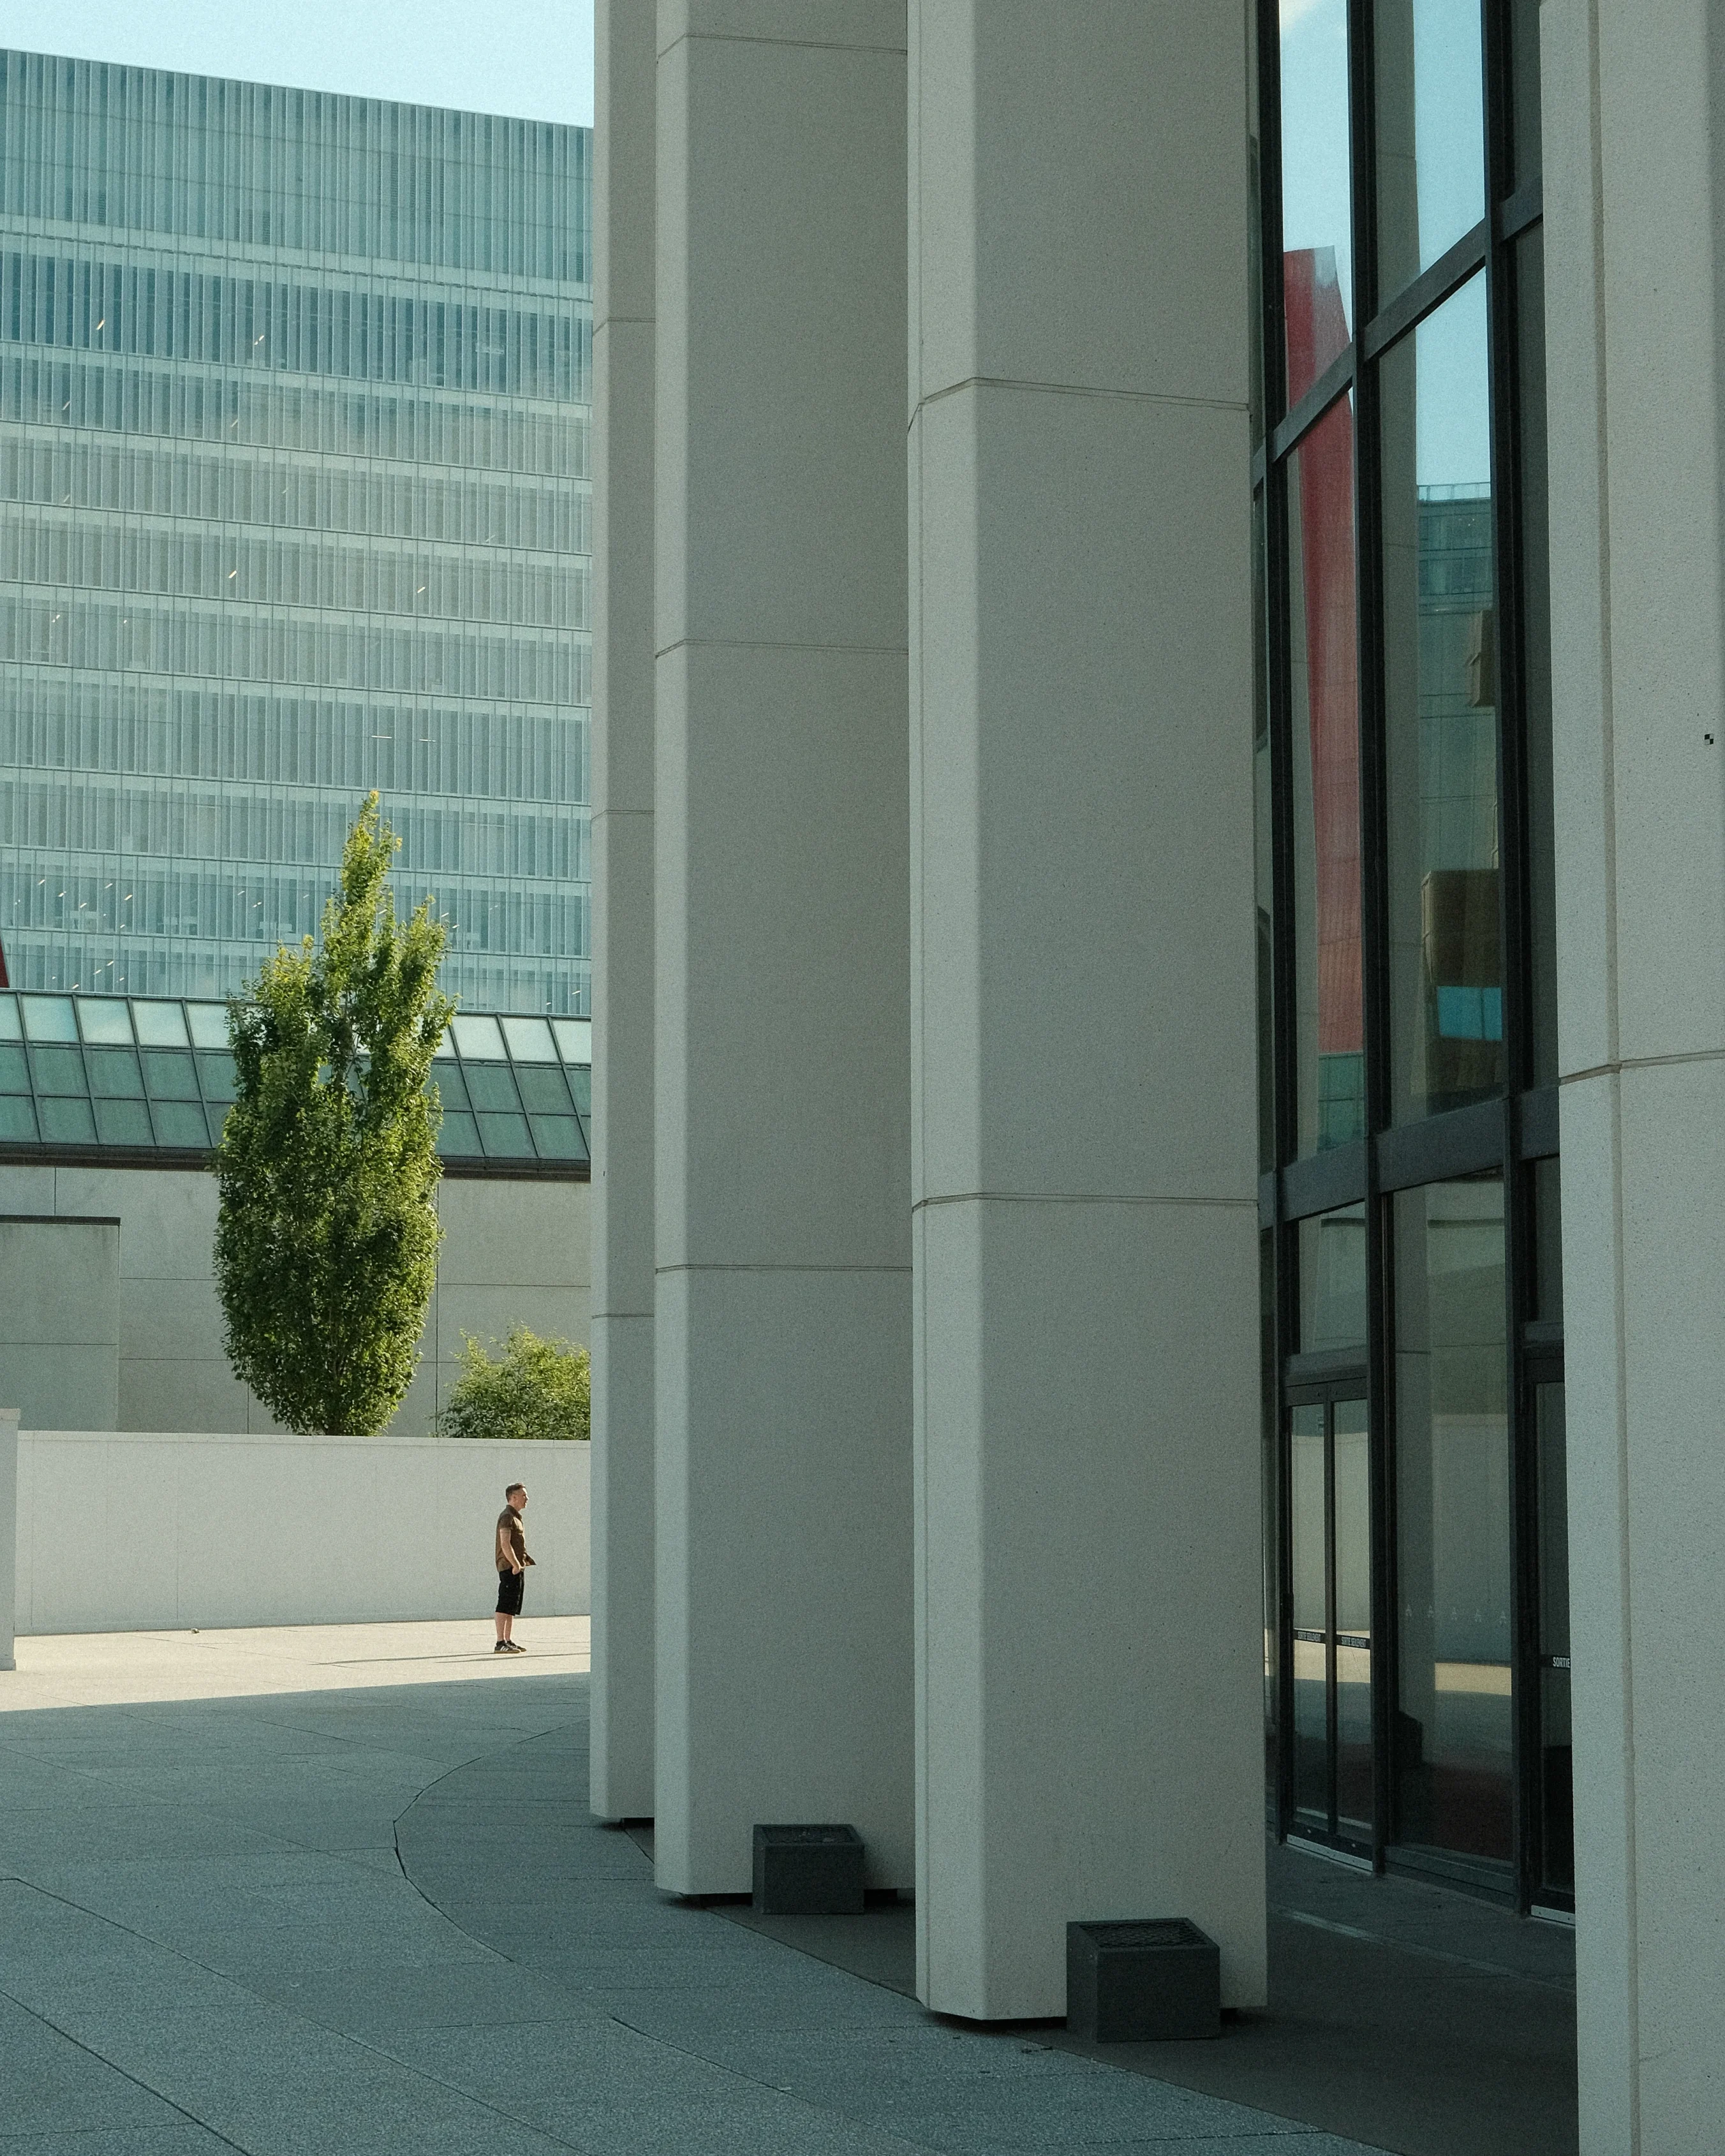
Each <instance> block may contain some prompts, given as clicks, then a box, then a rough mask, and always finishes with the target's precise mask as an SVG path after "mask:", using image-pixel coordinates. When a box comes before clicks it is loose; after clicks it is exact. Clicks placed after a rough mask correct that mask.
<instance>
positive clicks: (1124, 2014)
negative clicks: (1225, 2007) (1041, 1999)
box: [1066, 1917, 1222, 2044]
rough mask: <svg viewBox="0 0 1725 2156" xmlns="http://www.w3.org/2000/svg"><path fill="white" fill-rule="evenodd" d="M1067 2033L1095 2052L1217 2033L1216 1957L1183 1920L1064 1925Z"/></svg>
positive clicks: (1215, 1949) (1219, 1990) (1219, 1982)
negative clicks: (1080, 2038) (1097, 2046)
mask: <svg viewBox="0 0 1725 2156" xmlns="http://www.w3.org/2000/svg"><path fill="white" fill-rule="evenodd" d="M1066 2026H1067V2027H1068V2028H1069V2029H1070V2030H1071V2031H1072V2032H1073V2034H1074V2035H1078V2036H1083V2037H1086V2038H1087V2039H1088V2040H1090V2041H1091V2043H1093V2044H1153V2043H1178V2042H1181V2041H1183V2040H1189V2039H1190V2038H1193V2037H1195V2036H1219V2035H1221V2033H1222V1957H1221V1953H1220V1951H1219V1948H1218V1947H1217V1945H1216V1943H1215V1941H1214V1939H1212V1938H1207V1937H1206V1936H1205V1935H1204V1933H1202V1932H1201V1931H1199V1928H1198V1927H1197V1925H1196V1924H1194V1923H1192V1922H1189V1920H1188V1919H1187V1918H1186V1917H1151V1918H1147V1919H1144V1920H1141V1921H1137V1922H1122V1923H1105V1924H1068V1925H1067V1927H1066Z"/></svg>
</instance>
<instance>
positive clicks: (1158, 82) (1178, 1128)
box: [910, 0, 1264, 2019]
mask: <svg viewBox="0 0 1725 2156" xmlns="http://www.w3.org/2000/svg"><path fill="white" fill-rule="evenodd" d="M1244 38H1245V11H1244V10H1243V9H1242V8H1240V6H1239V5H1238V4H1237V0H1190V3H1189V4H1187V5H1183V6H1180V7H1173V6H1155V7H1146V6H1144V5H1142V0H1086V5H1084V6H1083V7H1050V6H1049V5H1048V4H1047V0H912V5H911V99H910V105H911V143H910V159H911V263H912V273H911V285H912V290H911V324H912V328H911V436H910V470H911V530H912V555H913V559H912V568H911V589H912V603H911V619H912V650H911V771H912V774H913V789H914V790H913V802H912V837H911V860H912V870H913V895H912V908H911V918H912V991H911V1008H912V1028H913V1030H912V1073H913V1079H912V1129H913V1185H914V1193H915V1206H916V1210H915V1214H914V1222H915V1229H914V1250H915V1264H916V1287H915V1293H916V1327H917V1349H918V1366H917V1374H916V1437H917V1451H916V1505H917V1528H918V1541H917V1583H916V1586H917V1639H916V1646H917V1686H918V1698H917V1707H918V1723H917V1764H918V1790H917V1804H918V1814H919V1816H918V1841H919V1854H918V1866H917V1885H916V1892H917V1930H918V1963H919V1974H918V1985H919V1989H920V1992H921V1995H922V1998H923V1999H924V2000H925V2001H926V2002H927V2004H928V2005H931V2006H932V2007H935V2008H937V2009H938V2010H941V2011H942V2012H947V2013H952V2014H960V2015H973V2016H976V2017H979V2018H987V2019H992V2018H995V2017H1008V2016H1034V2015H1058V2014H1060V2013H1061V2012H1063V2011H1064V2009H1065V1925H1066V1923H1067V1922H1068V1921H1069V1920H1070V1919H1073V1918H1084V1917H1141V1916H1185V1917H1191V1918H1193V1919H1194V1921H1196V1922H1198V1923H1199V1924H1200V1925H1202V1926H1203V1927H1204V1929H1205V1930H1206V1931H1208V1932H1209V1933H1211V1934H1212V1935H1214V1937H1215V1938H1217V1939H1218V1940H1219V1942H1220V1944H1221V1948H1222V1960H1223V1981H1224V1999H1226V2000H1227V2001H1228V2002H1229V2003H1232V2004H1247V2003H1250V2002H1252V2001H1254V2000H1256V1999H1261V1998H1262V1996H1263V1985H1264V1779H1263V1777H1264V1769H1263V1736H1262V1679H1261V1669H1262V1620H1261V1591H1260V1495H1259V1473H1260V1469H1259V1432H1258V1400H1257V1378H1256V1371H1257V1355H1258V1350H1257V1281H1256V1265H1255V1238H1256V1215H1255V1119H1254V1118H1255V1110H1254V1098H1253V1086H1254V1076H1253V1022H1254V1019H1253V1010H1254V989H1253V968H1254V959H1253V942H1254V926H1253V894H1252V829H1251V816H1252V777H1251V763H1250V737H1251V731H1252V673H1251V653H1250V619H1251V613H1250V607H1251V602H1250V552H1249V543H1250V542H1249V529H1248V526H1249V511H1250V468H1249V443H1248V428H1247V344H1246V326H1247V309H1248V295H1247V272H1246V216H1247V178H1246V102H1245V90H1246V67H1245V43H1244Z"/></svg>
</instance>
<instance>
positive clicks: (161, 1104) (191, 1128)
mask: <svg viewBox="0 0 1725 2156" xmlns="http://www.w3.org/2000/svg"><path fill="white" fill-rule="evenodd" d="M150 1114H151V1117H152V1118H153V1120H154V1122H155V1125H156V1142H157V1145H165V1146H195V1147H198V1148H199V1149H200V1150H201V1149H202V1148H203V1147H206V1146H208V1143H209V1131H208V1127H207V1126H206V1124H205V1122H204V1120H203V1109H202V1108H200V1107H199V1106H198V1104H197V1103H196V1101H151V1104H150Z"/></svg>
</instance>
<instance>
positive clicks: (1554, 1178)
mask: <svg viewBox="0 0 1725 2156" xmlns="http://www.w3.org/2000/svg"><path fill="white" fill-rule="evenodd" d="M1532 1303H1533V1315H1534V1316H1535V1317H1537V1318H1540V1319H1543V1320H1545V1321H1547V1322H1549V1321H1551V1320H1553V1319H1561V1318H1562V1317H1563V1172H1562V1169H1561V1168H1559V1166H1558V1162H1557V1160H1556V1158H1552V1159H1550V1160H1539V1161H1535V1163H1533V1296H1532Z"/></svg>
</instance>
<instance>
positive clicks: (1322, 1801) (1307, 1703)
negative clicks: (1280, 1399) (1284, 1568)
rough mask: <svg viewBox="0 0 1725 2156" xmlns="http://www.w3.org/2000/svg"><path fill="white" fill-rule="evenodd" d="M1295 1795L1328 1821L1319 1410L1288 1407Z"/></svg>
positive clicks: (1298, 1802) (1326, 1655)
mask: <svg viewBox="0 0 1725 2156" xmlns="http://www.w3.org/2000/svg"><path fill="white" fill-rule="evenodd" d="M1292 1423H1293V1430H1292V1438H1291V1444H1292V1457H1291V1462H1290V1469H1291V1473H1290V1483H1289V1500H1290V1506H1289V1509H1290V1518H1289V1527H1290V1529H1291V1552H1290V1554H1291V1560H1292V1572H1291V1586H1292V1589H1293V1604H1294V1802H1295V1804H1296V1805H1297V1806H1298V1808H1299V1809H1301V1811H1304V1812H1307V1813H1310V1814H1315V1815H1317V1817H1318V1818H1319V1819H1320V1820H1322V1823H1323V1824H1324V1825H1328V1823H1329V1813H1330V1771H1329V1749H1330V1747H1329V1706H1328V1693H1329V1649H1328V1645H1327V1630H1328V1625H1329V1606H1328V1598H1327V1584H1326V1560H1325V1555H1324V1410H1323V1409H1322V1408H1321V1407H1301V1408H1295V1409H1293V1410H1292Z"/></svg>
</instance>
